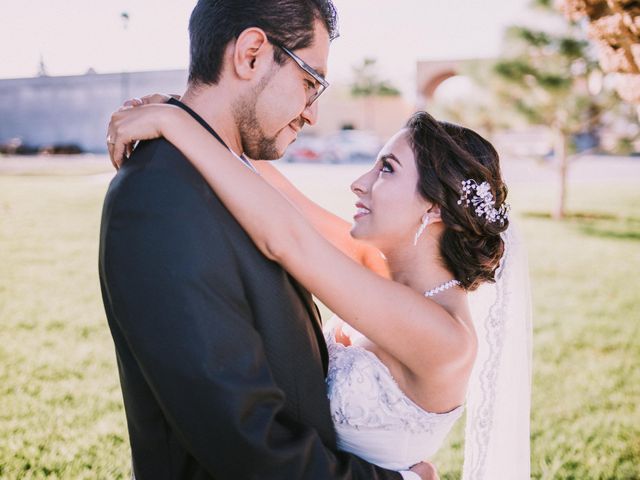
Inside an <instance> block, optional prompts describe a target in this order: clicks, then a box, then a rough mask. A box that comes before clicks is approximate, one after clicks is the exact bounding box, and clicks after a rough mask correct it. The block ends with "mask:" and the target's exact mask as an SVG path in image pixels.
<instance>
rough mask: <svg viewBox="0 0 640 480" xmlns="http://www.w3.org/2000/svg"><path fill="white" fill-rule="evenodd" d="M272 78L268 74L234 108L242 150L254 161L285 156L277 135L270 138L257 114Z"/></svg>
mask: <svg viewBox="0 0 640 480" xmlns="http://www.w3.org/2000/svg"><path fill="white" fill-rule="evenodd" d="M271 77H272V74H267V75H266V76H265V78H263V79H262V80H261V81H260V83H259V84H258V85H257V86H256V88H255V89H254V90H253V91H252V92H250V93H249V94H247V95H245V96H244V97H242V98H240V99H238V101H237V102H236V103H235V105H234V106H233V116H234V120H235V122H236V125H238V131H239V133H240V142H241V143H242V150H243V152H244V154H245V155H246V156H248V157H249V158H251V159H253V160H277V159H278V158H280V157H281V156H282V155H283V154H284V152H279V151H278V148H277V146H276V139H277V134H276V135H275V136H273V137H268V136H267V135H266V134H265V133H264V130H262V128H261V127H260V123H259V122H258V115H257V113H256V103H257V101H258V97H259V96H260V94H261V93H262V91H263V90H264V89H265V87H266V86H267V84H268V83H269V81H270V80H271Z"/></svg>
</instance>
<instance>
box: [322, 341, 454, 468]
mask: <svg viewBox="0 0 640 480" xmlns="http://www.w3.org/2000/svg"><path fill="white" fill-rule="evenodd" d="M325 338H326V340H327V348H328V350H329V372H328V375H327V390H328V396H329V402H330V406H331V415H332V418H333V423H334V425H335V428H336V434H337V436H338V448H339V449H340V450H346V451H349V452H351V453H354V454H356V455H358V456H359V457H361V458H364V459H365V460H367V461H368V462H371V463H374V464H376V465H379V466H381V467H384V468H388V469H390V470H408V469H409V468H410V467H411V466H413V465H415V464H416V463H419V462H421V461H422V460H425V459H427V458H429V457H431V456H432V455H433V454H434V453H435V452H436V451H437V450H438V449H439V448H440V446H441V445H442V442H443V441H444V439H445V437H446V436H447V434H448V433H449V430H451V427H452V426H453V424H454V423H455V422H456V420H458V418H460V416H461V415H462V412H463V409H464V408H463V406H459V407H458V408H456V409H454V410H452V411H451V412H448V413H444V414H438V413H431V412H427V411H425V410H423V409H422V408H421V407H419V406H418V405H416V404H415V403H414V402H413V401H411V400H410V399H409V397H407V396H406V395H405V394H404V393H403V392H402V390H400V387H398V384H397V383H396V381H395V380H394V378H393V377H392V376H391V372H389V369H388V368H387V367H386V366H385V365H384V364H383V363H382V362H381V361H380V360H379V359H378V357H376V355H375V354H374V353H373V352H370V351H368V350H366V349H365V348H362V347H359V346H353V345H352V346H348V347H346V346H344V345H343V344H341V343H338V342H336V340H335V331H334V330H331V331H329V332H327V333H326V334H325Z"/></svg>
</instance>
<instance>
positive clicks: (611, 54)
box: [562, 0, 640, 119]
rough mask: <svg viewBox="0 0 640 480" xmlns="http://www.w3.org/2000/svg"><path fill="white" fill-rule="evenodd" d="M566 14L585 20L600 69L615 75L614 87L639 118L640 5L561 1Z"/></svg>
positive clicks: (620, 0) (620, 1) (612, 1)
mask: <svg viewBox="0 0 640 480" xmlns="http://www.w3.org/2000/svg"><path fill="white" fill-rule="evenodd" d="M562 7H563V9H564V13H565V15H567V17H568V18H570V19H572V20H582V19H586V20H587V26H586V30H587V33H588V35H589V37H590V38H591V39H592V40H593V41H594V42H595V44H596V46H597V47H598V53H599V57H600V66H601V67H602V68H603V70H604V71H605V72H610V73H616V74H617V75H616V78H615V80H616V88H617V91H618V93H619V95H620V96H621V97H622V98H623V99H624V100H625V101H627V102H629V103H631V104H635V105H636V106H637V115H638V118H639V119H640V22H638V18H640V3H638V2H637V1H629V0H562Z"/></svg>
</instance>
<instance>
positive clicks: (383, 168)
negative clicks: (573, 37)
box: [380, 160, 393, 173]
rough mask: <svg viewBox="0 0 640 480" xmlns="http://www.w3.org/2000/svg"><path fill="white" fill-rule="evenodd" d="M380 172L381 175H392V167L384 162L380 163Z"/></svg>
mask: <svg viewBox="0 0 640 480" xmlns="http://www.w3.org/2000/svg"><path fill="white" fill-rule="evenodd" d="M380 172H382V173H393V167H392V166H391V164H390V163H389V162H388V161H386V160H381V161H380Z"/></svg>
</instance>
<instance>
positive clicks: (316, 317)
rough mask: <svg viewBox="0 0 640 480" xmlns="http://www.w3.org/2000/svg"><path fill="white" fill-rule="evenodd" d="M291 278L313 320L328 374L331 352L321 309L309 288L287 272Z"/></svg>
mask: <svg viewBox="0 0 640 480" xmlns="http://www.w3.org/2000/svg"><path fill="white" fill-rule="evenodd" d="M287 275H288V277H289V280H290V281H291V285H293V288H295V290H296V292H297V293H298V296H299V297H300V301H302V303H303V305H304V306H305V308H306V310H307V313H308V314H309V320H310V322H311V326H312V327H313V331H314V333H315V334H316V341H317V343H318V349H319V350H320V357H321V358H322V368H323V370H324V375H325V377H326V376H327V371H328V369H329V353H328V351H327V344H326V342H325V340H324V333H323V332H322V320H321V318H320V311H319V310H318V306H317V305H316V304H315V302H314V301H313V298H312V297H311V294H310V293H309V291H308V290H307V289H305V288H304V287H303V286H302V285H300V283H298V281H297V280H296V279H295V278H293V277H292V276H291V275H289V274H287Z"/></svg>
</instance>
